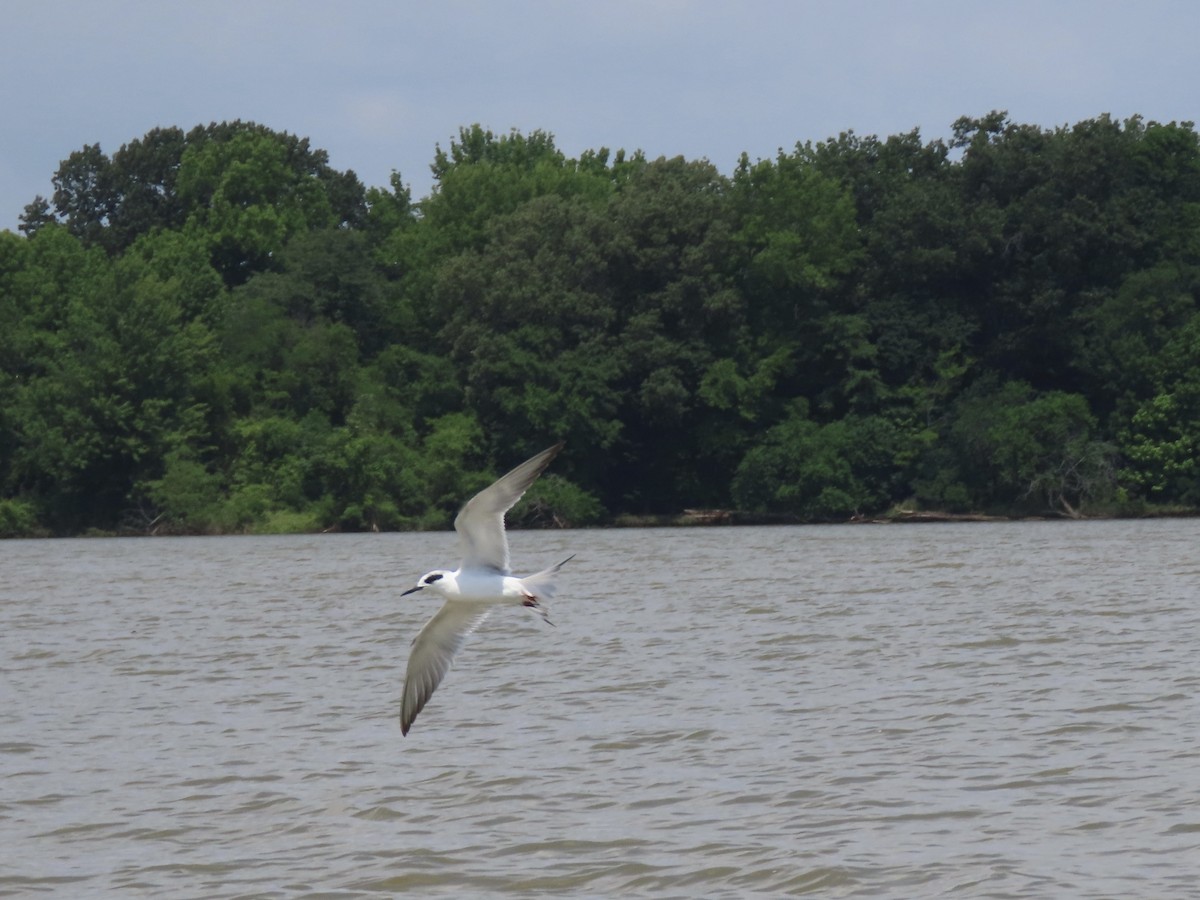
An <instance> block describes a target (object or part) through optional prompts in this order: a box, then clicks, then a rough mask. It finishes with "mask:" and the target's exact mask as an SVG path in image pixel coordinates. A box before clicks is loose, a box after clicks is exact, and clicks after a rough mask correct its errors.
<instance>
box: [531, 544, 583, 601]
mask: <svg viewBox="0 0 1200 900" xmlns="http://www.w3.org/2000/svg"><path fill="white" fill-rule="evenodd" d="M574 558H575V554H574V553H572V554H571V555H570V556H568V557H567V558H566V559H564V560H563V561H562V562H560V563H557V564H555V565H553V566H551V567H550V568H548V569H543V570H542V571H540V572H538V573H536V574H534V575H527V576H526V577H524V578H522V579H521V585H522V586H523V587H524V588H525V590H526V591H528V592H529V593H530V594H533V596H534V597H536V598H537V599H538V600H553V599H554V592H555V590H556V586H555V584H554V579H555V576H557V575H558V570H559V569H561V568H562V567H563V566H565V565H566V564H567V563H569V562H570V561H571V560H573V559H574Z"/></svg>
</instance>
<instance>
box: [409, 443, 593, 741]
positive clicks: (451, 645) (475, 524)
mask: <svg viewBox="0 0 1200 900" xmlns="http://www.w3.org/2000/svg"><path fill="white" fill-rule="evenodd" d="M562 448H563V442H562V441H560V442H559V443H557V444H555V445H554V446H553V447H547V448H546V449H545V450H543V451H542V452H541V453H539V454H537V456H534V457H532V458H531V459H528V460H526V461H525V462H523V463H521V464H520V465H519V466H517V467H516V468H515V469H513V470H512V471H511V472H509V473H508V474H507V475H504V476H503V477H501V478H500V479H498V480H497V481H496V482H495V483H493V484H492V485H491V486H490V487H486V488H484V489H483V490H482V491H480V492H479V493H478V494H476V495H475V496H474V497H472V498H471V499H470V500H468V501H467V503H466V505H465V506H464V507H463V508H462V509H461V510H460V511H459V513H458V516H457V517H456V518H455V520H454V530H455V531H457V532H458V539H459V544H460V546H461V547H462V554H463V557H462V563H461V564H460V565H459V567H458V568H457V569H455V570H454V571H453V572H451V571H449V570H448V569H434V570H433V571H432V572H427V573H426V574H424V575H422V576H421V577H420V578H419V579H418V580H417V584H416V587H413V588H409V589H408V590H407V591H404V593H403V594H401V596H406V595H408V594H413V593H416V592H417V591H431V592H432V593H434V594H437V595H439V596H441V597H443V598H444V599H445V601H446V602H445V603H444V604H443V605H442V608H441V609H439V610H438V611H437V613H435V614H434V616H433V618H432V619H430V620H429V621H428V622H426V623H425V627H424V628H422V629H421V631H420V632H419V633H418V634H417V636H416V638H415V639H414V640H413V644H412V651H411V652H410V653H409V655H408V669H407V671H406V672H405V675H404V696H403V699H402V700H401V704H400V731H401V733H402V734H405V735H407V734H408V730H409V729H410V728H411V727H412V723H413V720H414V719H416V717H417V713H419V712H420V711H421V710H422V709H424V708H425V704H426V703H428V702H429V698H430V697H432V696H433V692H434V691H435V690H437V686H438V685H439V684H441V682H442V679H443V678H444V677H445V675H446V672H448V671H449V669H450V664H451V662H452V661H453V659H454V654H455V653H457V652H458V649H459V647H461V646H462V644H463V641H464V640H465V639H466V637H467V635H469V634H470V633H471V632H472V631H474V630H475V629H476V628H478V627H479V626H480V625H481V624H482V623H483V620H484V619H486V618H487V617H488V614H489V613H490V612H491V611H492V610H493V609H494V608H495V607H497V606H526V607H529V608H530V609H533V610H535V611H536V612H539V613H541V615H542V618H543V619H545V620H546V621H547V622H549V621H550V619H549V617H548V616H547V615H546V608H545V606H543V604H542V601H543V600H551V599H553V598H554V577H555V575H556V574H557V573H558V570H559V569H561V568H562V567H563V565H564V564H565V563H566V562H568V561H569V560H570V559H571V558H572V557H570V556H568V557H567V558H566V559H564V560H563V561H562V562H560V563H558V564H557V565H554V566H551V567H550V568H549V569H544V570H543V571H541V572H538V573H537V574H536V575H527V576H525V577H524V578H518V577H516V576H515V575H513V574H512V571H511V570H510V569H509V567H508V537H507V535H506V534H505V533H504V514H505V513H506V512H508V511H509V510H510V509H512V507H513V505H514V504H515V503H516V502H517V501H518V500H520V499H521V496H522V495H523V494H524V493H525V492H526V491H527V490H529V486H530V485H531V484H533V483H534V482H535V481H537V479H538V476H539V475H541V474H542V472H544V471H545V470H546V467H547V466H549V465H550V461H551V460H553V459H554V457H555V456H557V455H558V452H559V451H560V450H562Z"/></svg>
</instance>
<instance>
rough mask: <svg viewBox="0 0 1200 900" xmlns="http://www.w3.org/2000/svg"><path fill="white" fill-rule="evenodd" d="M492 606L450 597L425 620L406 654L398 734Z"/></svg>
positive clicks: (413, 715) (402, 730)
mask: <svg viewBox="0 0 1200 900" xmlns="http://www.w3.org/2000/svg"><path fill="white" fill-rule="evenodd" d="M491 609H492V605H491V604H490V603H472V602H470V601H464V600H450V601H447V602H446V603H445V604H444V605H443V606H442V608H441V609H439V610H438V611H437V612H436V613H435V614H434V616H433V618H432V619H430V620H429V621H428V622H426V623H425V627H424V628H422V629H421V631H420V633H419V634H418V635H417V636H416V638H415V639H414V640H413V644H412V650H411V651H410V652H409V654H408V669H407V671H406V672H405V673H404V697H403V699H402V700H401V701H400V732H401V734H408V729H409V728H411V727H412V723H413V719H415V718H416V717H417V713H419V712H420V711H421V710H422V709H424V708H425V704H426V703H428V702H429V698H430V697H432V696H433V692H434V691H436V690H437V686H438V685H439V684H441V683H442V679H443V678H445V677H446V673H447V672H448V671H450V664H451V663H452V662H453V661H454V654H455V653H457V652H458V648H459V647H461V646H462V644H463V641H464V640H465V639H466V637H467V635H469V634H470V633H471V632H472V631H474V630H475V629H476V628H478V627H479V626H480V625H481V624H482V623H483V620H484V619H486V618H487V615H488V613H489V612H491Z"/></svg>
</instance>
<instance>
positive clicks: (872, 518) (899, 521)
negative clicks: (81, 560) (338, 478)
mask: <svg viewBox="0 0 1200 900" xmlns="http://www.w3.org/2000/svg"><path fill="white" fill-rule="evenodd" d="M1192 518H1200V509H1190V508H1186V507H1163V508H1154V507H1147V508H1143V509H1138V510H1124V511H1115V512H1114V511H1107V512H1097V513H1092V514H1079V515H1075V516H1070V515H1067V514H1066V513H1056V512H1054V511H1052V510H1047V511H1045V512H1041V513H1016V512H1014V513H982V512H967V513H955V512H948V511H945V510H914V509H902V508H901V509H891V510H888V511H887V512H884V513H879V514H876V515H860V516H852V517H850V518H848V519H828V520H813V519H805V518H803V517H801V516H796V515H790V514H787V513H751V512H745V511H742V510H732V509H685V510H683V511H682V512H678V513H659V514H633V513H623V514H621V515H617V516H614V517H613V518H612V519H611V520H609V521H607V522H603V523H600V524H595V525H581V526H572V525H570V524H569V523H568V524H565V525H561V526H557V527H561V528H564V529H569V528H573V527H579V528H580V529H588V528H598V529H608V528H612V529H622V528H738V527H747V526H763V525H926V524H958V523H976V522H979V523H989V522H1081V521H1111V520H1116V519H1130V520H1137V519H1192ZM449 530H450V527H449V525H447V527H446V528H444V529H438V528H432V529H393V532H394V533H397V534H402V533H406V532H411V533H420V532H428V531H449ZM509 530H510V531H550V530H554V528H553V527H551V528H527V527H526V528H523V527H521V526H519V525H515V526H509ZM368 533H370V532H367V531H357V532H356V531H342V530H340V529H336V528H326V529H322V530H319V531H316V530H314V531H254V530H247V531H221V532H210V531H186V530H181V531H169V532H157V531H138V530H134V529H118V530H113V531H106V530H102V529H91V530H88V531H85V532H80V533H78V534H50V533H47V532H41V533H39V532H36V531H35V532H31V533H29V534H13V535H6V536H3V537H0V542H3V541H6V540H11V541H20V540H55V539H67V540H70V539H77V538H114V537H116V538H139V537H141V538H171V537H247V536H259V537H261V536H266V535H285V534H306V535H315V534H368ZM376 533H378V532H376Z"/></svg>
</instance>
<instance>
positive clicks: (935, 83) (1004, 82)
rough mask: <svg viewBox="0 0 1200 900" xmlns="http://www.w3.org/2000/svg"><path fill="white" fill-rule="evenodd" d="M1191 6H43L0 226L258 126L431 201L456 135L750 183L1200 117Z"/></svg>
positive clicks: (381, 2)
mask: <svg viewBox="0 0 1200 900" xmlns="http://www.w3.org/2000/svg"><path fill="white" fill-rule="evenodd" d="M1197 35H1200V3H1195V2H1194V0H1138V2H1132V0H1119V2H1118V0H724V2H719V0H558V2H554V0H491V2H486V0H478V2H470V0H437V2H432V0H419V2H416V0H323V2H316V0H170V2H164V0H38V2H12V3H6V4H5V5H4V15H3V27H2V28H0V229H12V230H15V229H16V227H17V224H18V217H19V216H20V214H21V212H22V210H23V209H24V208H25V205H26V204H28V203H30V202H31V201H32V200H33V199H34V198H35V197H36V196H37V195H39V194H41V195H43V196H46V197H47V198H49V197H50V196H51V195H52V193H53V187H52V184H51V178H52V176H53V174H54V172H55V170H56V169H57V168H58V165H59V163H60V162H61V161H62V160H63V159H65V158H66V157H67V156H68V155H69V154H70V153H71V152H73V151H75V150H78V149H80V148H81V147H83V146H84V145H85V144H94V143H99V144H100V146H101V149H102V150H103V151H104V152H105V153H109V154H111V153H113V152H115V151H116V150H118V149H120V147H121V145H122V144H125V143H127V142H129V141H131V140H134V139H136V138H139V137H141V136H142V135H144V134H146V132H148V131H150V130H151V129H152V128H155V127H159V126H164V127H165V126H178V127H180V128H182V129H184V130H187V129H190V128H191V127H192V126H195V125H201V124H208V123H210V122H220V121H225V120H234V119H242V120H249V121H255V122H258V123H261V124H263V125H266V126H268V127H270V128H272V129H275V130H276V131H286V132H291V133H293V134H297V135H300V136H302V137H307V138H309V139H310V141H311V143H312V146H314V147H317V148H322V149H324V150H326V151H327V152H328V153H329V161H330V164H331V165H332V166H333V167H334V168H336V169H352V170H354V172H356V173H357V174H358V176H359V178H360V179H361V180H362V181H363V182H364V183H365V184H366V185H367V186H381V187H382V186H386V185H387V184H388V183H389V179H390V177H391V174H392V172H393V171H398V172H399V173H400V177H401V179H402V180H403V181H404V182H405V183H407V184H408V185H410V187H411V189H412V192H413V196H414V199H420V198H421V197H424V196H427V195H428V194H429V192H430V190H431V189H432V186H433V182H432V176H431V174H430V171H429V166H430V163H432V161H433V158H434V152H435V149H436V147H437V146H438V145H439V144H440V145H441V146H442V147H443V148H445V147H447V146H448V145H449V143H450V141H451V140H453V139H454V138H455V137H456V136H457V134H458V130H459V128H461V127H465V126H470V125H472V124H474V123H479V124H481V125H483V126H485V127H487V128H490V129H492V130H493V131H495V132H501V133H502V132H507V131H509V130H510V129H514V128H515V129H517V130H519V131H521V132H523V133H526V134H527V133H529V132H531V131H533V130H535V129H540V130H542V131H548V132H550V133H551V134H553V135H554V137H555V143H556V144H557V146H558V147H559V149H561V150H562V151H563V152H565V153H566V154H567V155H568V156H572V157H574V156H577V155H578V154H580V153H581V152H583V151H585V150H588V149H599V148H601V147H608V148H610V149H612V150H616V149H619V148H624V149H626V150H628V151H633V150H638V149H640V150H642V151H644V152H645V153H646V154H647V155H648V156H650V157H651V158H655V157H658V156H676V155H682V156H684V157H687V158H688V159H700V158H705V159H708V160H710V161H711V162H712V163H714V164H715V165H716V166H717V167H718V168H719V169H720V170H721V171H722V172H725V173H727V174H728V173H731V172H732V170H733V168H734V166H735V165H736V164H737V161H738V158H739V157H740V156H741V154H742V153H743V152H745V153H747V154H749V156H750V158H751V159H752V160H755V159H761V158H769V157H773V156H774V155H775V154H776V153H777V152H778V151H779V150H780V149H784V150H785V151H790V150H792V149H793V148H794V147H795V145H796V144H797V143H798V142H799V143H803V142H806V141H821V140H825V139H826V138H830V137H836V136H837V135H838V134H840V133H841V132H844V131H854V132H856V133H858V134H860V135H878V136H880V137H886V136H887V135H891V134H898V133H906V132H909V131H912V130H913V129H914V128H916V129H919V130H920V132H921V134H922V136H923V137H924V138H925V139H926V140H933V139H936V138H947V137H949V135H950V133H951V126H952V124H953V122H954V121H955V120H956V119H957V118H959V117H960V116H982V115H985V114H986V113H988V112H990V111H991V110H994V109H1003V110H1007V111H1008V114H1009V116H1010V118H1011V119H1012V120H1013V121H1015V122H1019V123H1023V124H1036V125H1040V126H1043V127H1047V128H1053V127H1059V126H1066V125H1070V124H1074V123H1076V122H1079V121H1081V120H1083V119H1090V118H1094V117H1096V116H1098V115H1101V114H1103V113H1109V114H1111V115H1112V116H1114V117H1117V118H1120V119H1124V118H1127V117H1129V116H1132V115H1141V116H1142V117H1143V118H1145V119H1147V120H1153V121H1159V122H1169V121H1197V120H1198V119H1200V108H1198V107H1200V53H1197V52H1196V49H1195V43H1196V38H1197Z"/></svg>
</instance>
